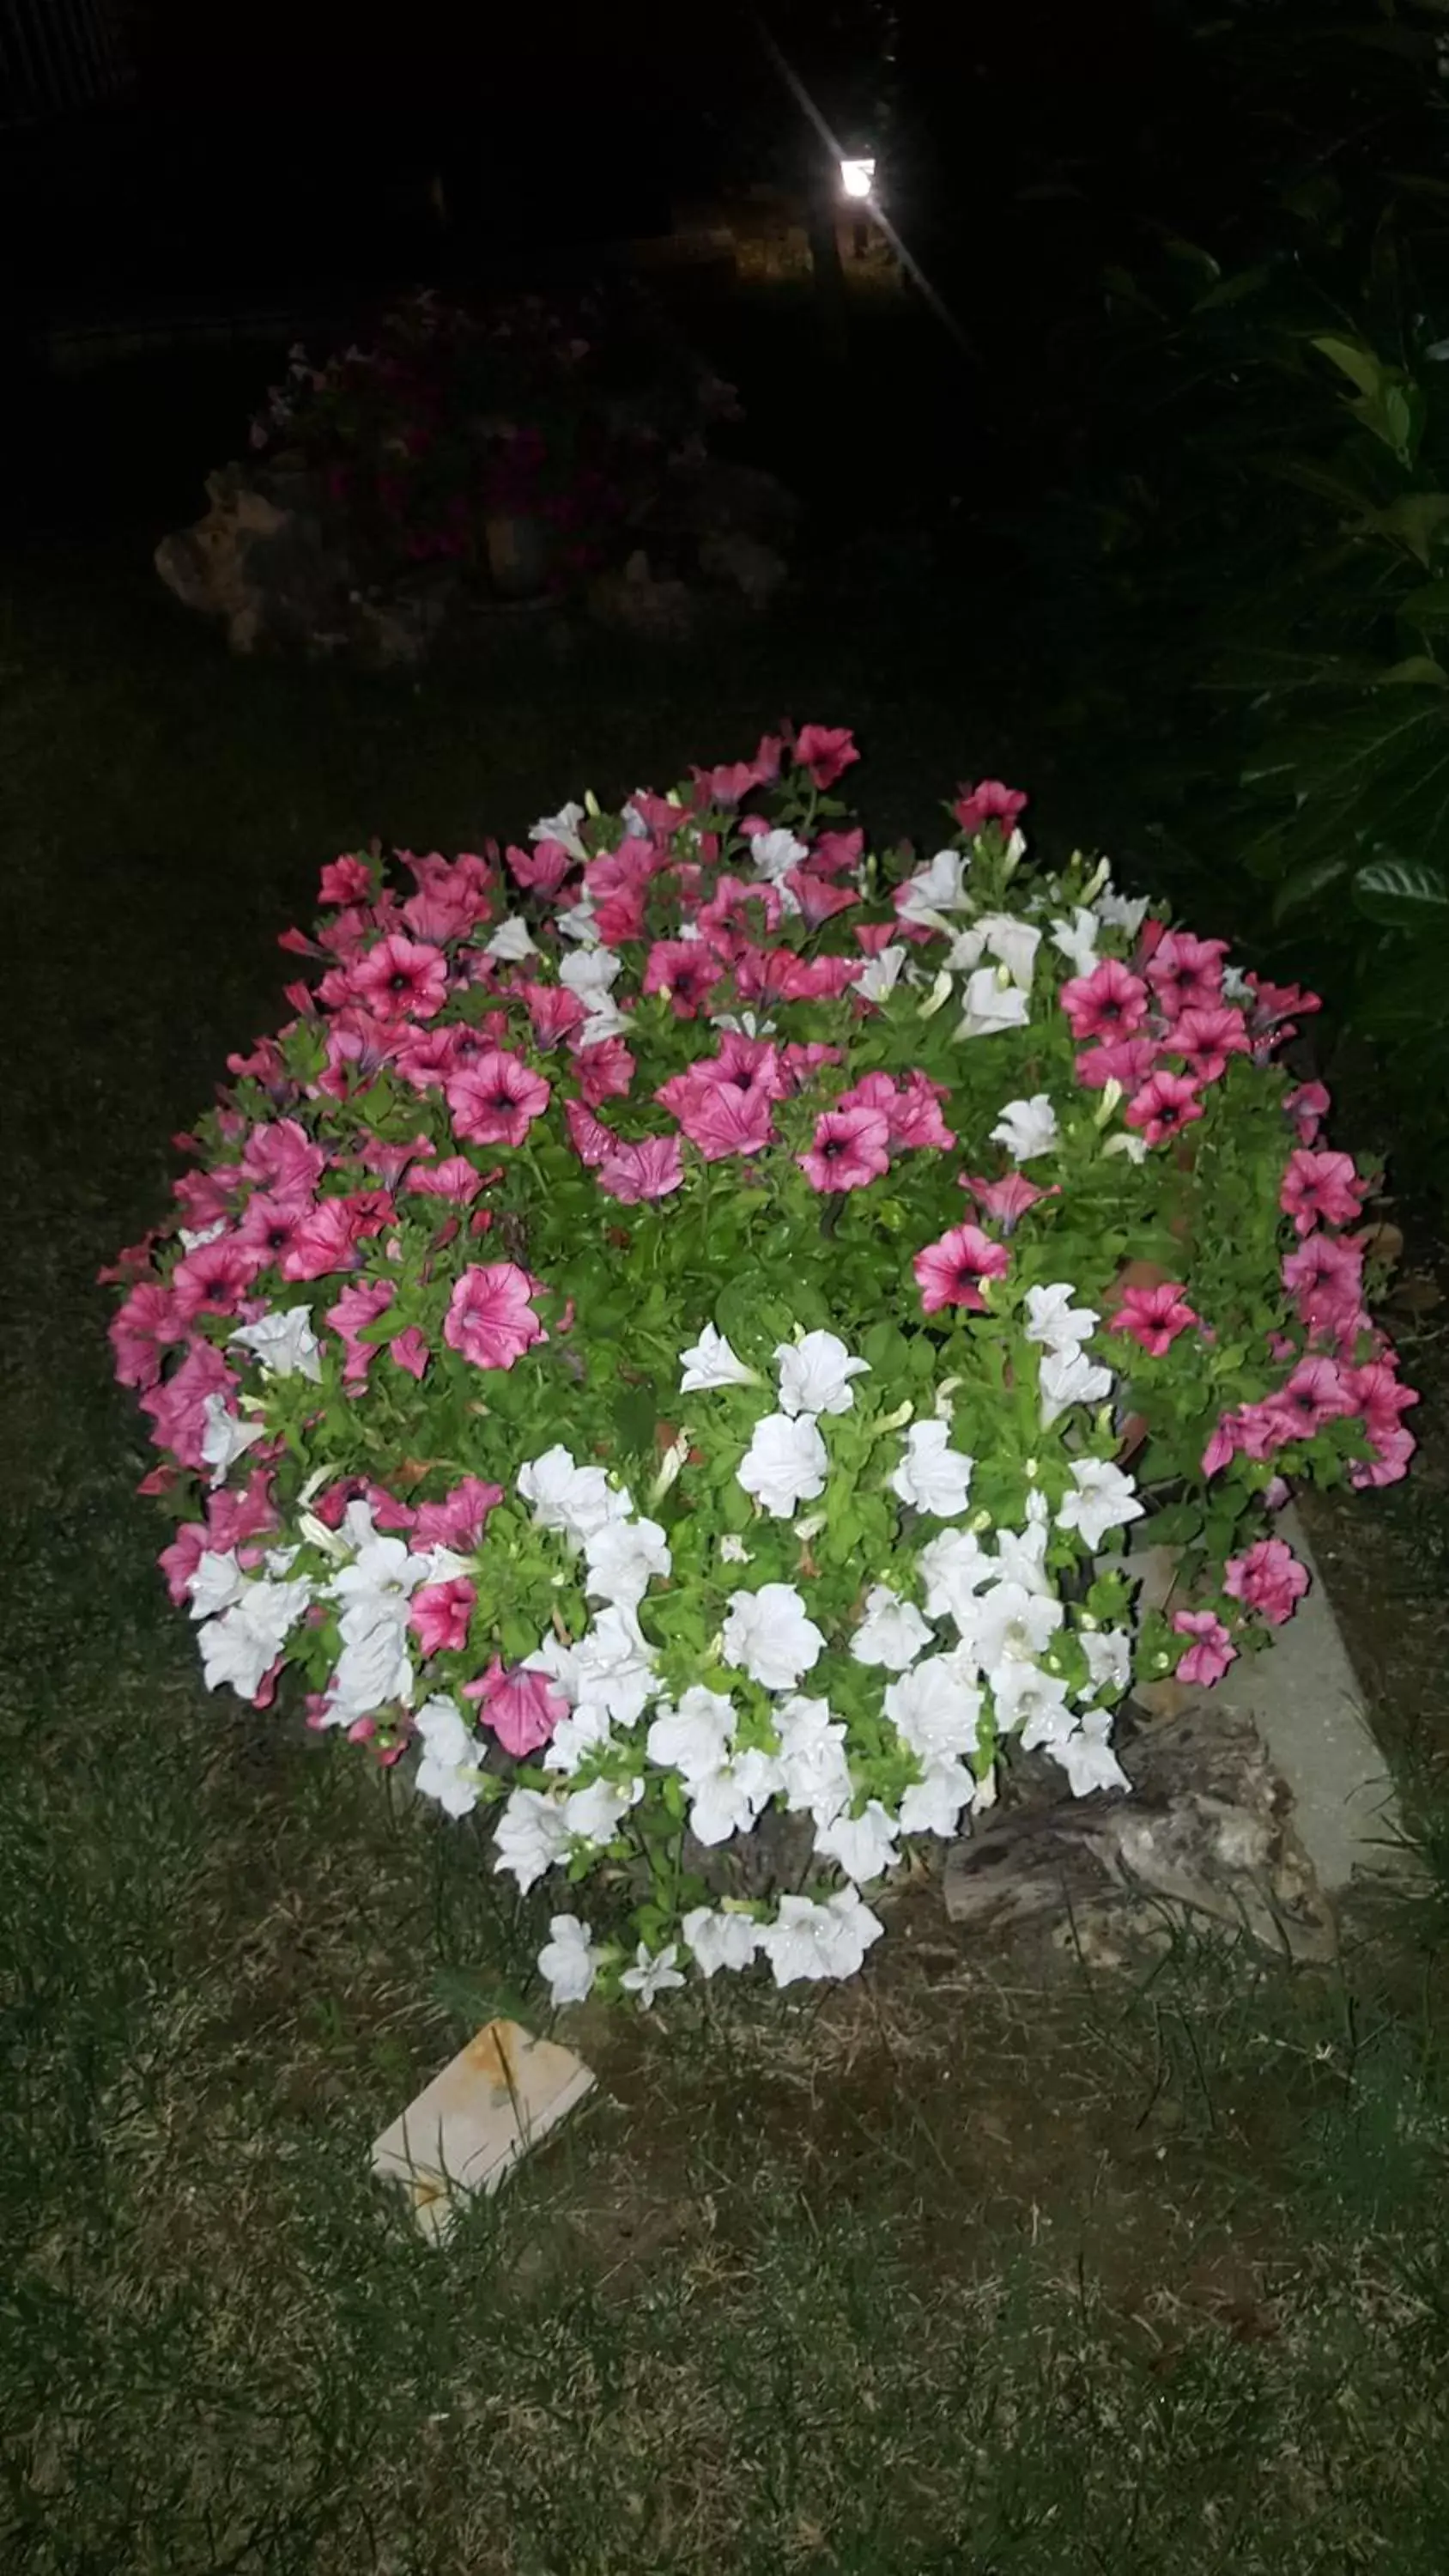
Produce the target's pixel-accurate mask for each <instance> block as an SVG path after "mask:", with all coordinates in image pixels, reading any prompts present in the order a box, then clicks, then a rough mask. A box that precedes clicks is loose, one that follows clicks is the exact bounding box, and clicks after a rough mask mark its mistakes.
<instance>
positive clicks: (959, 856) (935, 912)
mask: <svg viewBox="0 0 1449 2576" xmlns="http://www.w3.org/2000/svg"><path fill="white" fill-rule="evenodd" d="M969 865H970V862H969V860H968V859H967V857H966V855H965V853H964V851H961V850H938V851H937V852H936V855H935V857H934V858H933V859H930V860H928V862H927V864H926V865H925V867H923V868H917V870H916V872H915V875H914V876H912V877H908V878H907V880H906V883H905V886H904V887H903V889H902V891H901V896H900V900H899V902H898V903H897V905H896V914H897V918H898V919H899V920H901V921H910V922H918V923H924V924H925V925H926V926H927V928H929V929H934V928H935V927H936V926H937V922H938V920H939V916H940V915H941V914H942V913H943V912H964V911H965V910H966V909H967V907H968V905H969V904H970V901H971V897H970V895H969V894H968V893H967V891H966V871H967V868H968V866H969Z"/></svg>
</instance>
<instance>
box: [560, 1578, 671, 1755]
mask: <svg viewBox="0 0 1449 2576" xmlns="http://www.w3.org/2000/svg"><path fill="white" fill-rule="evenodd" d="M573 1680H574V1688H575V1690H576V1692H577V1694H578V1696H577V1700H576V1707H577V1708H578V1709H580V1710H585V1709H590V1710H602V1711H603V1712H604V1714H605V1715H606V1716H607V1717H609V1718H611V1719H612V1720H613V1722H614V1724H615V1725H616V1726H633V1725H634V1723H635V1721H636V1719H638V1718H640V1717H642V1716H643V1714H644V1711H645V1709H646V1708H647V1706H648V1704H649V1702H650V1700H651V1699H653V1698H655V1697H656V1696H657V1694H658V1690H659V1679H658V1675H657V1674H656V1672H655V1670H654V1658H653V1656H652V1654H651V1653H650V1651H649V1646H648V1643H647V1641H646V1639H645V1637H644V1635H643V1632H642V1631H641V1629H640V1626H639V1622H638V1620H637V1619H636V1618H635V1616H634V1613H633V1611H632V1610H628V1609H625V1608H624V1607H623V1606H622V1605H621V1604H620V1603H618V1602H611V1603H610V1604H609V1606H608V1608H607V1609H604V1610H601V1611H600V1612H599V1615H598V1617H597V1619H596V1620H595V1621H594V1624H593V1626H592V1628H591V1629H590V1630H589V1632H588V1634H587V1636H585V1637H581V1638H580V1640H579V1643H578V1645H577V1646H576V1647H575V1649H574V1655H573Z"/></svg>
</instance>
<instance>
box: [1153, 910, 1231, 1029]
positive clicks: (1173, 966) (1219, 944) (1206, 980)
mask: <svg viewBox="0 0 1449 2576" xmlns="http://www.w3.org/2000/svg"><path fill="white" fill-rule="evenodd" d="M1227 953H1228V943H1227V941H1226V940H1225V939H1194V937H1193V935H1192V932H1191V931H1190V930H1169V931H1167V932H1166V933H1165V934H1164V936H1163V937H1162V938H1161V939H1159V941H1158V943H1157V946H1156V948H1155V949H1154V951H1153V953H1152V955H1151V956H1150V957H1149V958H1148V960H1147V981H1148V983H1149V984H1150V985H1151V986H1152V990H1153V993H1154V995H1155V996H1156V1000H1157V1007H1158V1009H1159V1010H1160V1011H1161V1013H1162V1015H1163V1018H1164V1019H1168V1020H1175V1019H1177V1018H1178V1016H1179V1014H1180V1013H1181V1012H1183V1011H1213V1010H1216V1009H1217V1007H1218V1005H1219V1004H1220V1002H1221V1001H1222V998H1223V959H1224V958H1225V957H1226V955H1227Z"/></svg>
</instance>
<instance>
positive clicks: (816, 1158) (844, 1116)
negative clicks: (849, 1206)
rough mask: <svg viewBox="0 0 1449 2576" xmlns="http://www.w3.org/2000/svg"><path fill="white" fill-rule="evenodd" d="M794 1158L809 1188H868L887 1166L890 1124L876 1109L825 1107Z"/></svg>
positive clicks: (888, 1165) (889, 1158)
mask: <svg viewBox="0 0 1449 2576" xmlns="http://www.w3.org/2000/svg"><path fill="white" fill-rule="evenodd" d="M795 1160H796V1162H797V1163H798V1164H799V1166H800V1169H801V1171H802V1172H803V1173H804V1174H805V1177H806V1179H807V1180H808V1181H809V1183H810V1185H811V1187H812V1189H817V1190H832V1191H833V1190H861V1189H867V1188H868V1187H869V1186H870V1183H871V1182H872V1181H877V1180H879V1179H880V1176H881V1174H882V1173H883V1172H887V1171H889V1169H890V1160H891V1155H890V1128H889V1126H888V1125H887V1123H886V1120H885V1119H884V1118H883V1117H882V1115H881V1113H880V1111H879V1110H878V1109H828V1110H826V1111H825V1113H824V1115H823V1116H822V1117H820V1118H818V1119H817V1120H816V1122H815V1133H814V1135H813V1137H812V1138H811V1141H810V1150H809V1152H808V1153H804V1154H797V1155H796V1157H795Z"/></svg>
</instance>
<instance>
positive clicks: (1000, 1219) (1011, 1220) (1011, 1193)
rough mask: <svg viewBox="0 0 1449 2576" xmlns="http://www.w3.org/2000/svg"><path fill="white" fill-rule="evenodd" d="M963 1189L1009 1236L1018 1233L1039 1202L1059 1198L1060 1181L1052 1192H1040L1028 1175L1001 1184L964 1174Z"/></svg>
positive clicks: (1009, 1175)
mask: <svg viewBox="0 0 1449 2576" xmlns="http://www.w3.org/2000/svg"><path fill="white" fill-rule="evenodd" d="M961 1187H962V1189H963V1190H969V1191H970V1193H971V1195H972V1197H973V1198H974V1200H975V1201H976V1204H977V1206H978V1207H979V1208H980V1210H981V1213H982V1215H983V1216H989V1217H990V1219H991V1221H992V1223H993V1225H999V1226H1000V1228H1001V1231H1002V1233H1003V1234H1008V1235H1009V1234H1014V1233H1015V1231H1016V1227H1017V1225H1018V1223H1019V1222H1020V1220H1021V1218H1022V1217H1024V1216H1025V1214H1026V1212H1027V1209H1028V1208H1031V1207H1035V1205H1036V1203H1037V1200H1038V1199H1054V1198H1057V1197H1058V1196H1059V1195H1060V1191H1061V1183H1060V1182H1059V1181H1053V1183H1052V1186H1051V1188H1050V1189H1049V1190H1041V1189H1038V1187H1037V1185H1036V1183H1035V1181H1029V1180H1028V1179H1027V1177H1026V1174H1025V1172H1008V1173H1007V1175H1006V1178H1005V1180H1002V1181H986V1180H980V1179H968V1178H967V1176H966V1174H965V1173H964V1172H963V1173H962V1175H961Z"/></svg>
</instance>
